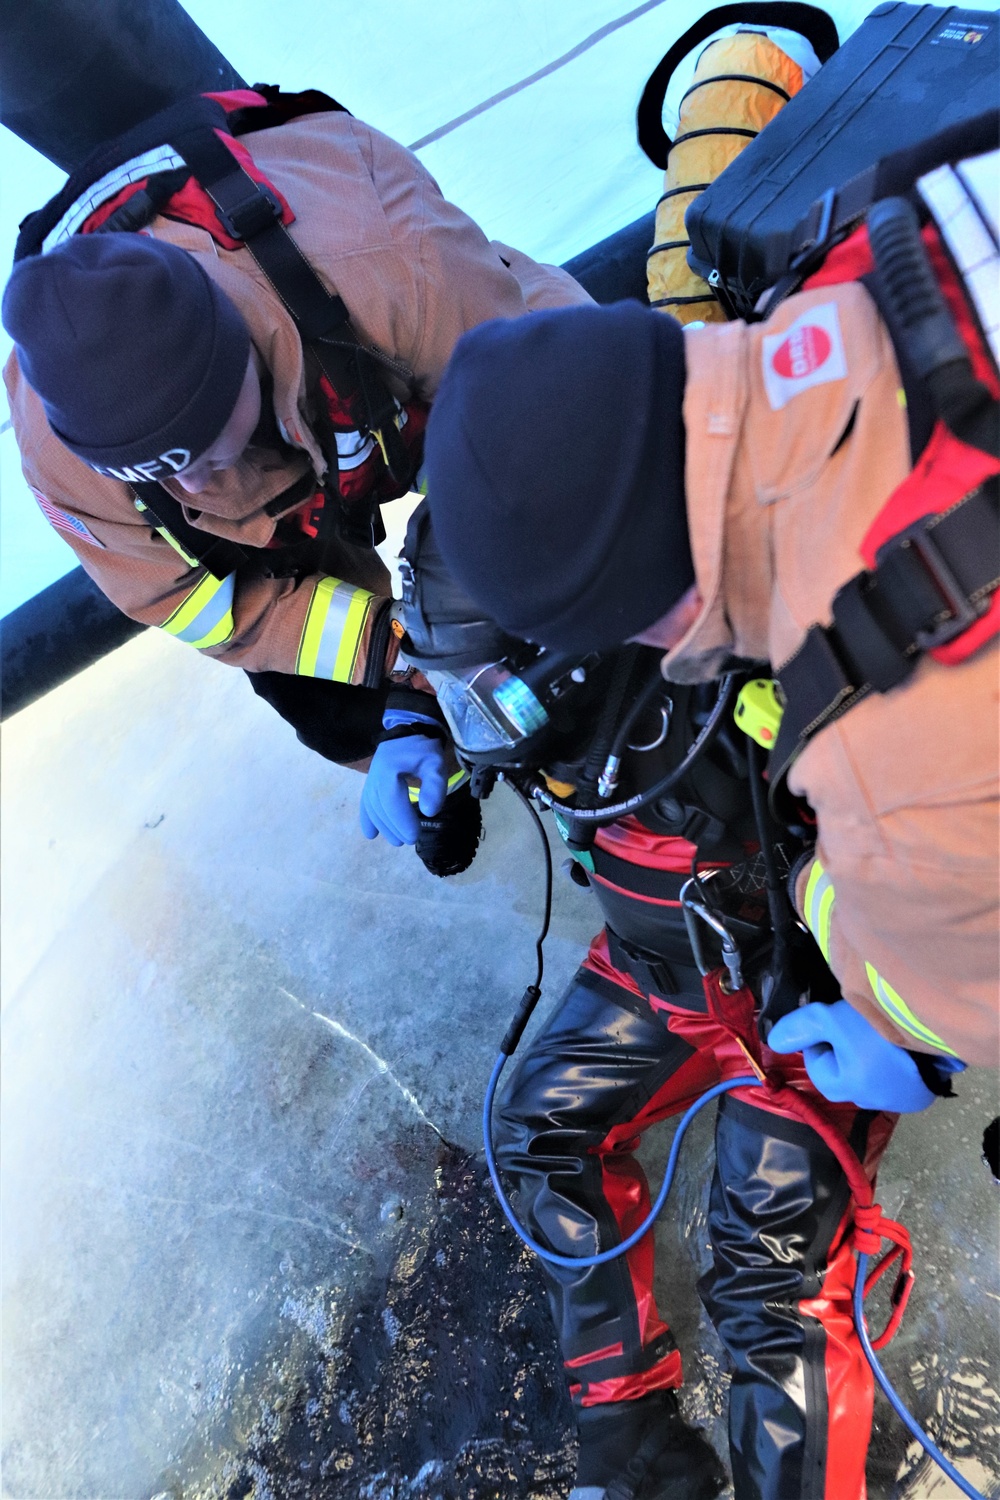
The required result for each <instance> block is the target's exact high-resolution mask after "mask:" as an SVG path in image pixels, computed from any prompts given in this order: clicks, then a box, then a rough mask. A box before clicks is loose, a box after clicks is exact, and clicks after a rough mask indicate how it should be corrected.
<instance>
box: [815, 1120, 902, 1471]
mask: <svg viewBox="0 0 1000 1500" xmlns="http://www.w3.org/2000/svg"><path fill="white" fill-rule="evenodd" d="M895 1123H896V1117H895V1116H894V1115H885V1114H879V1115H876V1116H875V1118H874V1119H873V1120H872V1122H871V1124H870V1125H869V1127H868V1140H867V1144H866V1148H865V1155H864V1159H863V1161H862V1163H861V1165H862V1167H863V1168H864V1173H865V1176H866V1177H867V1178H868V1180H869V1182H871V1183H872V1184H873V1185H874V1182H875V1175H876V1172H877V1170H878V1164H879V1161H880V1160H881V1158H882V1153H883V1152H884V1151H885V1148H886V1146H887V1145H888V1144H889V1138H890V1136H891V1135H892V1131H893V1127H894V1125H895ZM853 1229H854V1204H853V1203H848V1205H847V1208H846V1209H845V1210H844V1214H843V1217H842V1218H841V1220H840V1223H839V1224H838V1225H837V1230H836V1233H835V1234H834V1237H833V1240H832V1241H831V1244H830V1251H829V1254H828V1255H827V1268H826V1272H825V1274H824V1276H823V1286H822V1289H821V1291H820V1292H819V1294H818V1295H817V1296H815V1297H804V1298H803V1299H802V1300H801V1301H800V1302H799V1304H798V1311H799V1314H800V1316H801V1317H803V1318H815V1319H816V1321H817V1322H818V1323H819V1324H820V1325H821V1326H822V1329H823V1333H824V1335H825V1344H824V1352H823V1366H824V1373H825V1376H826V1398H827V1413H828V1415H827V1444H826V1454H827V1458H826V1484H825V1487H824V1491H823V1500H865V1495H866V1489H865V1459H866V1456H867V1452H868V1436H869V1433H870V1430H871V1421H872V1406H873V1397H874V1381H873V1378H872V1372H871V1367H870V1366H869V1364H868V1361H867V1360H866V1359H865V1356H864V1354H863V1352H862V1349H861V1345H860V1343H859V1342H858V1336H857V1333H856V1332H855V1328H854V1309H853V1305H852V1300H853V1294H854V1273H855V1261H854V1254H853V1245H852V1235H853Z"/></svg>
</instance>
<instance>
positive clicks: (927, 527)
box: [875, 516, 979, 651]
mask: <svg viewBox="0 0 1000 1500" xmlns="http://www.w3.org/2000/svg"><path fill="white" fill-rule="evenodd" d="M939 520H940V517H938V516H921V517H920V519H919V520H918V521H914V522H913V523H912V525H910V526H907V527H906V529H905V530H904V531H900V532H897V534H896V535H895V536H894V537H892V538H891V539H890V540H889V541H888V542H886V543H885V545H884V546H882V547H880V548H879V550H878V552H877V553H876V556H875V560H876V563H880V562H881V561H882V560H883V558H884V557H886V556H887V555H888V554H889V553H890V552H895V551H896V550H897V549H901V550H905V551H909V550H910V549H911V548H912V549H913V550H914V551H915V552H916V554H917V556H918V557H919V558H920V561H921V562H922V563H923V565H924V567H925V568H926V569H927V572H928V573H929V574H930V576H931V579H932V580H933V583H934V586H935V588H936V589H937V590H938V592H939V593H940V595H941V597H942V599H943V600H944V602H945V604H946V605H947V607H948V610H949V614H948V616H947V617H946V618H945V619H942V620H936V621H935V622H934V623H933V624H932V625H931V626H930V627H924V628H922V629H918V630H916V631H915V632H914V640H915V641H916V643H917V645H918V646H919V647H920V649H921V650H922V651H933V650H934V648H935V647H936V646H946V645H947V644H948V642H949V641H953V640H955V639H956V637H958V636H960V635H964V633H965V632H966V631H967V630H968V629H969V626H970V625H974V624H975V622H976V620H978V618H979V611H978V610H977V609H976V608H975V606H974V605H973V604H971V603H970V602H969V600H968V598H967V597H966V594H965V590H964V589H963V588H962V585H961V584H960V583H959V581H958V579H957V578H956V577H955V574H954V573H953V572H952V570H951V568H950V567H949V566H948V563H947V562H946V561H945V558H944V556H943V554H942V552H941V549H940V548H939V547H938V545H937V542H936V541H935V540H934V534H933V533H934V526H935V524H936V523H937V522H938V521H939Z"/></svg>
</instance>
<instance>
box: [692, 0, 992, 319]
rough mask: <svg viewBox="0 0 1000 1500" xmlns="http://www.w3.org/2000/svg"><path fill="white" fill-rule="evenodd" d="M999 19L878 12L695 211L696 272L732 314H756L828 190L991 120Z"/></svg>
mask: <svg viewBox="0 0 1000 1500" xmlns="http://www.w3.org/2000/svg"><path fill="white" fill-rule="evenodd" d="M998 38H1000V13H998V12H996V11H975V10H961V9H959V8H958V7H956V6H948V7H944V6H937V5H904V4H901V3H898V0H889V3H888V4H884V5H879V6H877V7H876V9H875V10H873V11H872V12H871V14H870V15H869V16H868V17H867V19H866V20H865V21H864V22H863V23H862V24H861V26H860V27H859V28H858V30H857V31H856V32H854V34H853V35H852V36H850V37H849V38H848V39H847V41H846V42H845V43H844V44H843V45H842V46H841V47H840V48H839V50H838V51H836V52H835V53H834V54H833V56H832V57H831V58H830V59H829V61H828V62H826V63H824V64H823V66H822V68H821V69H820V71H819V72H818V73H817V74H815V76H814V77H813V78H812V79H810V81H809V82H808V83H807V84H806V86H805V88H804V89H802V91H801V92H800V93H798V94H796V95H795V97H794V98H793V99H792V100H791V101H790V102H789V103H788V104H787V105H786V106H785V108H784V109H783V110H781V112H780V113H779V114H778V115H776V116H775V118H774V119H773V120H772V121H771V123H770V124H769V125H768V127H767V129H766V130H765V131H762V133H761V134H760V135H759V136H758V137H757V139H756V140H754V141H751V143H750V145H749V146H748V147H747V148H746V150H745V151H743V152H742V153H741V154H740V155H739V156H738V157H737V158H736V160H735V161H733V162H732V163H731V164H730V165H729V166H728V167H727V168H726V170H725V172H723V173H722V174H721V176H719V177H718V178H716V180H715V182H714V183H712V185H711V187H709V188H707V189H706V191H705V192H703V193H701V194H700V195H699V197H698V198H696V199H695V201H694V202H693V203H692V205H691V207H690V208H689V209H688V212H687V217H686V220H685V223H686V225H687V230H688V234H689V235H690V238H691V248H690V250H689V251H688V262H689V264H690V265H691V266H692V267H693V269H694V270H696V271H698V272H699V273H700V275H702V276H704V277H705V278H706V280H707V281H708V282H709V283H710V285H711V286H712V287H713V289H714V290H715V292H716V295H717V296H718V297H719V300H720V302H721V303H722V305H723V306H724V307H725V308H726V311H727V312H728V313H729V314H730V315H731V316H735V317H747V316H749V315H750V314H752V311H753V308H754V304H755V303H756V301H757V299H758V298H759V296H760V295H761V293H762V292H764V291H765V290H766V289H767V288H768V287H771V286H773V285H774V284H775V282H776V281H777V280H778V279H779V277H781V276H782V275H783V274H784V272H785V271H786V270H787V268H788V265H789V262H790V260H791V259H792V258H793V256H794V253H795V251H796V248H797V245H796V229H797V227H798V226H799V224H800V223H801V222H802V221H803V219H804V218H805V216H806V214H807V211H808V210H809V208H810V207H811V205H813V204H814V203H815V202H816V200H817V199H819V198H820V197H821V196H822V195H823V194H824V193H826V192H827V191H828V189H832V188H837V187H840V186H841V185H842V184H844V183H846V182H847V181H848V180H849V179H850V178H852V177H856V176H857V175H858V174H859V173H860V172H863V171H864V170H865V169H866V168H868V167H870V166H872V165H874V163H875V162H876V161H878V160H880V159H881V158H882V157H884V156H887V155H888V154H889V153H890V152H895V151H899V150H902V149H904V148H906V147H909V146H912V145H914V144H915V143H916V142H918V141H919V140H921V139H922V138H924V137H926V136H929V135H932V134H935V133H937V132H938V131H941V130H943V129H944V128H945V127H946V126H952V125H960V124H962V123H963V122H964V121H966V120H971V119H972V118H974V117H975V116H977V115H982V114H983V113H984V112H985V111H987V110H990V109H994V108H995V107H996V104H997V99H998V95H1000V46H998Z"/></svg>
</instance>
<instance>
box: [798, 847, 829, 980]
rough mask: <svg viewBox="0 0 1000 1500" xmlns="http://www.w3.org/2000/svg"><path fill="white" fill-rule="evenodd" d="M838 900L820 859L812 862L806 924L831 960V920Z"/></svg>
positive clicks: (805, 913) (807, 889)
mask: <svg viewBox="0 0 1000 1500" xmlns="http://www.w3.org/2000/svg"><path fill="white" fill-rule="evenodd" d="M835 900H836V896H835V894H834V889H833V881H832V880H831V879H830V877H829V875H828V874H827V873H826V871H825V870H824V869H823V866H822V865H821V864H820V862H819V860H818V859H814V860H813V862H812V869H811V870H810V871H809V879H808V880H807V881H806V896H805V902H804V903H803V904H804V906H805V911H804V912H803V916H804V917H805V919H806V926H807V927H808V928H809V931H810V932H811V933H812V935H813V937H814V938H815V939H816V941H817V943H818V944H819V951H820V952H821V953H822V955H823V957H824V958H825V959H826V961H827V963H829V962H830V921H831V919H832V917H833V903H834V901H835Z"/></svg>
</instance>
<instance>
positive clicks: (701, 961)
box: [680, 875, 743, 994]
mask: <svg viewBox="0 0 1000 1500" xmlns="http://www.w3.org/2000/svg"><path fill="white" fill-rule="evenodd" d="M699 886H700V881H699V879H698V876H697V875H692V877H691V879H690V880H687V881H685V883H684V885H682V886H681V896H680V901H681V910H682V911H683V913H684V925H685V927H686V928H687V934H688V938H689V940H690V943H691V951H692V953H693V954H694V961H695V963H696V964H697V965H698V972H699V974H700V975H701V977H702V978H703V979H704V977H705V975H706V974H709V973H711V970H712V967H713V965H711V964H709V963H708V961H707V960H706V958H705V952H704V949H703V948H702V945H701V929H700V928H699V926H698V923H697V921H696V918H698V917H700V918H701V920H702V921H703V922H704V923H705V925H706V926H708V927H711V929H712V931H713V932H714V933H715V934H716V936H717V937H720V938H721V939H722V962H723V963H724V964H725V966H726V973H727V975H728V984H727V985H726V986H725V988H727V989H728V990H729V991H730V993H731V994H735V993H736V991H737V990H740V989H742V988H743V964H742V960H741V958H740V950H739V946H738V944H737V942H736V939H735V938H734V937H733V935H732V933H731V932H730V931H729V928H728V927H727V926H726V924H725V922H724V921H723V919H722V918H721V917H720V916H718V915H717V914H716V913H715V912H714V911H712V910H711V909H710V908H709V907H708V906H706V905H705V902H704V901H702V900H700V899H699V898H698V897H697V896H695V895H693V894H692V887H694V890H695V891H697V890H698V888H699Z"/></svg>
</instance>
